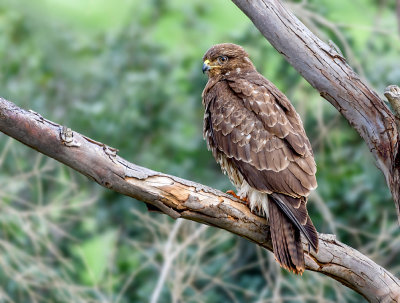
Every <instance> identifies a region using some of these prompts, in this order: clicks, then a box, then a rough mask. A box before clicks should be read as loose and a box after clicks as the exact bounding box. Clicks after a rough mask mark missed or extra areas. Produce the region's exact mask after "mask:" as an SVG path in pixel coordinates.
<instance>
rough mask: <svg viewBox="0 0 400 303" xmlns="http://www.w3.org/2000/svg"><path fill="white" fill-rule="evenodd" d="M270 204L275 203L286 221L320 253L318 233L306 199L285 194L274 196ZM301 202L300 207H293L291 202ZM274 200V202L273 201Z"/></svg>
mask: <svg viewBox="0 0 400 303" xmlns="http://www.w3.org/2000/svg"><path fill="white" fill-rule="evenodd" d="M270 197H271V199H269V200H270V201H269V204H272V203H274V204H275V206H276V207H278V208H279V210H280V211H281V212H283V213H284V214H285V215H286V219H288V220H289V221H290V222H292V223H293V224H294V225H295V226H296V229H298V230H299V231H300V232H301V233H302V234H303V235H304V236H305V237H306V239H307V241H308V243H310V245H311V246H312V248H313V249H314V251H315V252H318V233H317V230H316V229H315V227H314V225H313V223H312V222H311V219H310V217H309V216H308V212H307V208H306V203H307V200H306V198H304V197H302V198H291V197H289V196H287V195H283V194H276V193H275V194H272V195H271V196H270ZM294 199H297V200H300V201H301V203H299V204H298V205H299V206H298V207H293V203H292V201H291V200H294ZM271 200H272V201H271Z"/></svg>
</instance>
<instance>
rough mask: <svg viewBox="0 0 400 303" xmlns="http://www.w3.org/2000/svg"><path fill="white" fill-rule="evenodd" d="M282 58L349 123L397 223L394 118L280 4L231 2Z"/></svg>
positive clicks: (399, 195)
mask: <svg viewBox="0 0 400 303" xmlns="http://www.w3.org/2000/svg"><path fill="white" fill-rule="evenodd" d="M232 1H233V2H234V3H235V4H236V5H237V6H238V7H239V8H240V9H241V10H242V11H243V12H244V13H245V14H246V15H247V16H248V17H249V18H250V20H251V21H252V22H253V23H254V25H255V26H256V27H257V28H258V30H259V31H260V32H261V33H262V34H263V35H264V37H265V38H266V39H267V40H268V41H269V42H270V43H271V44H272V45H273V46H274V47H275V48H276V49H277V51H278V52H280V53H281V54H282V55H283V56H284V57H285V59H286V60H287V61H288V62H289V63H290V64H291V65H292V66H293V67H294V68H295V69H296V70H297V71H298V72H299V73H300V74H301V75H302V76H303V77H304V78H305V79H306V80H307V81H308V82H309V83H310V84H311V85H312V86H313V87H314V88H315V89H316V90H318V91H319V92H320V94H321V96H322V97H324V98H325V99H326V100H328V101H329V102H330V103H331V104H332V105H333V106H334V107H336V109H337V110H338V111H339V112H340V113H341V114H342V115H343V116H344V117H345V118H346V119H347V121H349V123H350V125H351V126H352V127H353V128H354V129H355V130H356V131H357V132H358V133H359V134H360V136H361V137H362V138H363V139H364V141H365V143H366V144H367V146H368V148H369V149H370V151H371V153H372V154H373V156H374V158H375V161H376V164H377V166H378V168H379V169H380V170H381V171H382V172H383V174H384V176H385V178H386V183H387V184H388V187H389V189H390V191H391V193H392V197H393V200H394V202H395V205H396V210H397V215H398V217H399V220H400V164H399V163H400V161H399V159H400V152H399V143H398V141H399V138H398V136H399V135H398V131H397V127H396V122H395V118H394V116H393V114H392V112H391V111H390V110H389V108H388V107H387V106H386V105H385V103H384V102H383V101H382V100H381V99H380V98H379V97H378V95H377V94H376V93H375V92H374V91H373V90H372V89H371V88H369V87H368V86H367V85H366V84H365V83H364V82H363V81H362V80H361V79H360V77H359V76H358V75H357V74H356V73H355V72H354V71H353V70H352V68H351V67H350V66H349V65H348V64H347V62H346V59H345V58H343V57H342V55H341V54H339V53H338V52H337V51H336V50H335V48H334V47H332V46H329V45H327V44H326V43H324V42H323V41H321V40H320V39H319V38H318V37H317V36H315V35H314V34H313V33H312V32H311V31H310V30H309V29H308V28H307V27H306V26H305V25H304V24H303V23H301V22H300V20H299V19H297V18H296V17H295V16H294V15H293V14H292V13H291V12H290V11H288V10H287V9H286V8H285V7H284V6H283V5H282V3H281V2H280V1H279V0H253V1H248V0H232Z"/></svg>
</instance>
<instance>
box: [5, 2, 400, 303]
mask: <svg viewBox="0 0 400 303" xmlns="http://www.w3.org/2000/svg"><path fill="white" fill-rule="evenodd" d="M286 4H287V5H289V6H290V8H291V9H292V10H293V11H294V12H295V14H297V16H298V17H299V18H300V19H302V21H303V22H304V23H306V24H307V26H309V28H310V29H311V30H312V31H313V32H315V33H316V34H317V35H318V36H319V37H320V38H321V39H323V40H325V41H328V40H332V41H334V43H335V44H337V45H338V46H339V48H340V49H341V50H342V52H343V54H344V56H345V57H346V58H347V60H348V62H349V64H350V65H351V66H353V67H354V68H355V69H356V70H357V72H358V73H359V74H360V75H361V76H362V77H364V79H365V80H367V81H368V82H369V83H370V84H371V86H372V87H374V88H375V89H376V91H378V92H380V93H382V91H383V89H384V87H385V86H387V85H389V84H398V83H399V82H400V72H399V71H400V60H399V53H400V52H399V51H400V46H399V45H400V44H399V38H398V37H399V34H398V33H397V32H396V28H397V27H396V18H395V14H394V1H345V0H340V1H328V0H322V1H321V0H320V1H316V0H312V1H311V0H310V1H301V2H299V1H293V2H289V1H287V2H286ZM360 11H362V12H363V13H362V14H360ZM0 29H1V33H2V34H1V35H0V56H1V58H2V60H1V61H0V70H1V73H0V91H1V96H2V97H4V98H6V99H9V100H11V101H13V102H15V103H16V104H17V105H19V106H21V107H23V108H26V109H32V110H34V111H36V112H38V113H40V114H42V115H43V116H44V117H46V118H48V119H50V120H54V121H56V122H58V123H60V124H62V125H66V126H68V127H71V128H73V129H74V130H76V131H78V132H81V133H83V134H85V135H87V136H89V137H92V138H94V139H96V140H98V141H102V142H104V143H106V144H108V145H110V146H113V147H116V148H118V149H119V154H120V155H121V156H122V157H124V158H126V159H128V160H129V161H131V162H134V163H137V164H139V165H142V166H146V167H149V168H151V169H154V170H159V171H162V172H165V173H169V174H173V175H177V176H180V177H183V178H187V179H190V180H194V181H197V182H201V183H204V184H207V185H210V186H213V187H215V188H218V189H221V190H228V189H231V185H230V183H229V180H228V179H227V178H226V177H225V176H224V175H222V174H221V172H220V169H219V168H218V166H217V165H216V164H215V161H214V160H213V158H212V156H211V154H210V153H209V152H208V151H207V150H206V145H205V143H204V142H203V140H202V115H203V108H202V105H201V91H202V89H203V87H204V85H205V83H206V77H205V76H204V75H203V74H202V73H201V64H202V61H201V58H202V55H203V53H204V52H205V51H206V50H207V49H208V48H209V47H210V46H211V45H212V44H216V43H220V42H228V41H229V42H234V43H238V44H241V45H243V46H244V47H245V48H246V50H247V51H248V52H249V53H250V56H251V58H252V59H253V61H254V63H255V65H256V66H257V68H258V70H259V71H260V72H262V73H263V74H264V75H265V76H266V77H268V78H269V79H270V80H271V81H273V82H274V83H275V84H276V85H277V86H278V87H279V88H280V89H281V90H282V91H283V92H285V93H286V94H287V95H288V97H289V98H290V99H291V100H292V101H293V103H294V105H295V107H296V109H297V110H298V111H299V113H300V114H301V116H302V117H303V120H304V122H305V126H306V130H307V134H308V135H309V137H310V140H311V142H312V144H313V148H314V152H315V156H316V159H317V164H318V175H317V177H318V183H319V187H318V190H317V191H316V192H315V193H314V194H313V195H312V196H311V199H310V204H309V205H310V208H311V209H310V213H311V217H312V218H313V221H314V222H315V225H316V227H317V229H318V230H319V231H320V232H325V233H335V234H336V235H337V237H338V238H339V239H340V240H341V241H343V242H345V243H346V244H349V245H351V246H353V247H355V248H357V249H359V250H360V251H361V252H362V253H364V254H367V255H368V256H370V257H371V258H372V259H374V260H375V261H376V262H378V263H379V264H381V265H382V266H384V267H386V268H387V269H389V270H390V271H391V272H392V273H393V274H395V275H399V274H400V266H399V265H400V259H399V257H398V255H399V251H400V233H399V231H398V228H397V218H396V213H395V208H394V205H393V202H392V200H391V197H390V193H389V191H388V190H387V187H386V185H385V182H384V178H383V175H382V174H381V173H380V172H379V171H378V169H377V168H376V167H375V165H374V162H373V159H372V156H371V154H370V153H369V151H368V150H367V148H366V146H365V144H364V143H363V142H362V140H361V139H360V137H359V136H358V134H357V133H356V132H355V131H354V130H353V129H352V128H351V127H350V126H349V125H348V124H347V122H346V121H345V120H344V119H343V118H342V117H341V116H340V114H339V113H338V112H337V111H336V110H335V109H334V108H333V107H332V106H331V105H330V104H329V103H328V102H326V101H325V100H322V99H321V98H320V96H319V94H318V93H317V92H316V91H315V90H313V89H312V88H311V87H310V85H309V84H308V83H307V82H306V81H305V80H304V79H302V78H301V76H300V75H299V74H298V73H297V72H296V71H295V70H294V69H293V68H292V67H291V66H290V65H289V64H288V63H286V62H285V61H284V59H283V58H282V57H281V56H280V54H279V53H277V52H276V51H275V50H274V49H273V48H272V47H271V46H270V45H269V44H268V42H267V41H266V40H265V39H264V38H263V37H262V36H261V35H260V34H259V33H258V31H257V30H256V29H255V28H254V26H253V25H252V23H251V22H250V20H248V19H247V18H246V16H245V15H244V14H243V13H242V12H241V11H240V10H238V9H237V8H236V7H235V6H234V5H233V4H232V3H231V2H230V1H222V0H216V1H200V0H194V1H190V2H189V1H183V0H173V1H160V0H151V1H138V0H126V1H117V2H115V1H114V2H111V1H106V0H101V1H78V0H73V1H72V0H70V1H49V0H38V1H23V0H18V1H12V0H2V1H0ZM0 201H1V203H0V226H1V228H0V301H2V302H3V301H4V302H119V303H121V302H148V301H151V302H227V301H229V302H362V301H363V299H362V298H361V297H360V296H358V295H356V294H354V293H353V292H351V291H350V290H348V289H346V288H345V287H344V286H342V285H340V284H339V283H337V282H335V281H333V280H332V279H329V278H327V277H322V276H320V275H318V274H315V273H312V272H306V273H305V274H304V275H303V277H302V278H299V277H296V276H293V275H291V274H289V273H286V272H284V271H282V270H281V269H279V268H278V266H277V265H276V263H275V261H274V259H273V256H272V254H270V253H268V252H265V251H263V250H261V249H260V248H258V247H256V246H255V245H254V244H252V243H249V242H247V241H246V240H244V239H239V238H238V237H236V236H234V235H231V234H229V233H227V232H225V231H220V230H215V229H214V228H211V227H207V226H204V225H200V224H197V223H194V222H186V221H181V220H177V221H173V220H172V219H170V218H167V217H166V216H164V215H161V214H153V213H151V214H149V213H147V211H146V208H145V207H144V205H143V203H140V202H137V201H134V200H132V199H129V198H127V197H123V196H121V195H118V194H115V193H113V192H110V191H107V190H105V189H103V188H101V187H100V186H98V185H96V184H93V183H92V182H91V181H89V180H87V179H85V178H84V177H83V176H80V175H79V174H78V173H76V172H74V171H72V170H70V169H68V168H66V167H64V166H63V165H61V164H59V163H57V162H55V161H54V160H52V159H47V158H46V157H44V156H42V155H40V154H37V153H36V152H35V151H33V150H31V149H29V148H28V147H26V146H23V145H21V144H20V143H18V142H16V141H14V140H12V139H9V138H8V137H7V136H5V135H4V134H1V133H0ZM279 300H280V301H279Z"/></svg>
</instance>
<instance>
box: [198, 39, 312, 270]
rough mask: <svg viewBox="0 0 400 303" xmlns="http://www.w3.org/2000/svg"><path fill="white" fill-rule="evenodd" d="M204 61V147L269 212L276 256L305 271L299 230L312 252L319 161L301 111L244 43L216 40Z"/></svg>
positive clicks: (244, 194)
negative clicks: (311, 200) (310, 202)
mask: <svg viewBox="0 0 400 303" xmlns="http://www.w3.org/2000/svg"><path fill="white" fill-rule="evenodd" d="M203 61H204V64H203V72H207V74H208V82H207V85H206V87H205V88H204V91H203V94H202V98H203V105H204V107H205V114H204V129H203V132H204V133H203V135H204V138H205V139H206V141H207V146H208V148H209V149H211V151H212V153H213V156H214V158H215V159H216V161H217V162H218V163H219V164H220V166H221V169H222V171H223V172H224V173H225V174H227V175H228V177H229V179H230V181H231V182H232V183H233V184H234V186H235V187H236V189H237V191H238V194H237V195H238V197H240V198H241V199H243V200H244V201H247V203H248V204H249V206H250V209H251V210H254V209H256V210H258V213H261V214H262V215H264V216H265V217H266V218H268V220H269V223H270V229H271V238H272V245H273V250H274V254H275V258H276V260H277V261H278V262H279V264H280V265H281V266H282V267H284V268H286V269H288V270H289V271H292V272H294V273H296V274H302V273H303V272H304V251H303V247H302V243H301V236H300V234H303V236H304V237H305V238H306V240H307V241H308V243H309V246H311V247H312V248H313V249H314V250H315V251H317V250H318V234H317V231H316V229H315V227H314V225H313V223H312V222H311V219H310V217H309V216H308V212H307V208H306V204H307V197H308V195H309V193H310V191H311V190H313V189H315V188H316V187H317V181H316V178H315V173H316V164H315V161H314V157H313V152H312V149H311V145H310V142H309V140H308V138H307V136H306V133H305V131H304V128H303V124H302V122H301V120H300V117H299V115H298V114H297V112H296V111H295V109H294V107H293V105H292V104H291V103H290V101H289V99H288V98H287V97H286V96H285V95H284V94H283V93H282V92H281V91H279V90H278V88H276V87H275V85H274V84H272V83H271V82H270V81H268V80H267V79H265V78H264V77H263V76H262V75H261V74H259V73H258V72H257V71H256V69H255V67H254V65H253V63H252V62H251V61H250V59H249V55H248V54H247V53H246V51H245V50H244V49H243V48H242V47H241V46H239V45H235V44H231V43H223V44H217V45H214V46H213V47H211V48H210V49H209V50H208V51H207V52H206V53H205V55H204V57H203Z"/></svg>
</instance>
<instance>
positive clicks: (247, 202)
mask: <svg viewBox="0 0 400 303" xmlns="http://www.w3.org/2000/svg"><path fill="white" fill-rule="evenodd" d="M226 193H227V194H229V195H231V196H234V197H235V198H236V199H239V200H240V201H242V202H243V203H244V204H246V205H247V206H249V203H250V202H249V199H248V198H247V197H243V198H241V197H239V196H238V195H237V194H236V193H235V192H234V191H233V190H228V191H227V192H226Z"/></svg>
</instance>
